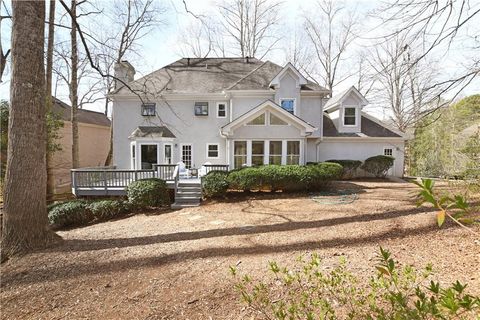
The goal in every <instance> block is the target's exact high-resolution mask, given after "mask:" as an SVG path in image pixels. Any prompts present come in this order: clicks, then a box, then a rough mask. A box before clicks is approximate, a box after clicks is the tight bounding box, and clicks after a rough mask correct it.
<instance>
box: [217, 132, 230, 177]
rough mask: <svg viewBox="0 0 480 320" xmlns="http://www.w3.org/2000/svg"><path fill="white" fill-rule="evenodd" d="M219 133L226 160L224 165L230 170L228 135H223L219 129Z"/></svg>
mask: <svg viewBox="0 0 480 320" xmlns="http://www.w3.org/2000/svg"><path fill="white" fill-rule="evenodd" d="M219 132H220V137H222V138H224V139H225V159H226V160H227V161H226V162H227V163H226V164H228V166H229V168H230V141H229V140H228V135H226V134H224V133H223V132H222V129H221V128H220V130H219Z"/></svg>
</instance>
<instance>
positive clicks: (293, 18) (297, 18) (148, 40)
mask: <svg viewBox="0 0 480 320" xmlns="http://www.w3.org/2000/svg"><path fill="white" fill-rule="evenodd" d="M101 1H106V0H101ZM476 1H477V0H476ZM312 2H313V1H309V0H302V1H297V0H284V1H283V5H282V9H281V16H282V19H281V23H280V25H279V26H278V27H279V30H281V32H283V36H284V37H288V36H289V34H291V33H293V30H295V28H301V27H302V25H301V17H302V15H303V14H304V13H305V12H308V11H309V10H310V11H311V7H312ZM186 3H187V5H188V9H189V10H190V11H192V12H194V13H195V14H202V15H205V16H206V17H208V16H209V15H213V14H215V12H216V11H217V6H216V3H218V2H217V1H216V0H186ZM159 4H162V5H164V6H165V8H166V10H167V11H166V13H165V14H164V17H163V19H164V22H165V23H164V24H162V25H161V26H159V27H157V28H156V29H154V30H153V31H152V32H150V33H149V34H148V35H147V36H146V37H145V38H143V39H142V41H141V43H140V44H141V57H139V58H137V59H135V61H131V63H132V64H133V65H134V67H135V68H136V70H137V75H136V78H137V77H140V76H142V75H145V74H147V73H150V72H152V71H154V70H156V69H159V68H161V67H162V66H165V65H167V64H169V63H171V62H173V61H175V60H177V59H179V58H181V53H180V52H181V50H180V48H179V45H178V34H179V31H180V30H182V28H184V26H186V25H188V24H189V23H190V22H191V21H193V20H195V18H193V17H192V15H190V14H188V13H186V12H185V9H184V7H183V3H182V1H181V0H167V1H162V2H159ZM379 4H380V2H379V1H370V0H369V1H348V2H346V6H347V7H349V8H351V9H352V10H355V11H356V12H357V14H358V15H359V16H360V17H361V21H362V22H363V24H364V26H363V29H364V32H363V33H362V38H361V39H359V40H357V42H356V44H355V45H354V46H352V48H350V50H349V52H350V54H351V53H355V52H356V51H357V50H358V49H360V48H361V47H362V46H368V45H369V44H370V43H371V42H372V38H374V37H375V36H377V35H378V34H379V33H381V32H383V31H384V30H378V29H377V28H376V26H377V25H376V22H374V21H372V20H371V19H366V18H363V17H366V16H367V14H368V13H369V12H370V11H371V10H373V9H375V8H376V7H377V6H378V5H379ZM7 5H8V6H10V4H9V3H8V1H7ZM57 10H58V12H57V17H58V16H59V15H61V14H63V12H61V10H62V8H61V6H60V5H57ZM47 15H48V12H47ZM82 19H83V20H82V21H80V23H81V24H82V23H89V22H88V21H86V19H89V18H88V17H87V18H82ZM95 19H98V18H95ZM67 23H68V22H65V24H67ZM1 31H2V33H1V37H2V44H3V46H4V47H7V48H8V47H9V43H8V42H9V41H10V25H9V24H8V23H6V24H3V25H2V30H1ZM279 32H280V31H279ZM58 38H59V39H61V38H62V36H61V35H60V36H59V37H58ZM58 38H57V39H58ZM67 39H68V37H67ZM286 45H287V44H286V41H283V42H281V43H280V44H279V47H278V48H277V49H276V50H272V51H271V52H270V53H269V54H268V55H267V56H266V57H265V59H268V60H271V61H272V62H275V63H278V64H281V65H283V64H285V62H286V58H285V52H286ZM467 47H468V43H465V44H463V45H460V46H459V45H457V46H455V47H452V48H450V50H449V51H448V53H447V54H444V55H442V56H439V57H438V62H439V66H441V68H442V72H444V73H453V72H455V69H456V68H457V67H458V65H459V64H461V63H462V51H463V50H467V49H466V48H467ZM350 59H353V58H352V55H350ZM347 64H348V62H347ZM9 79H10V68H9V67H7V71H6V74H5V75H4V79H3V80H4V81H3V83H2V84H0V98H1V99H7V100H8V99H9V86H10V81H9ZM353 84H355V79H354V78H352V79H349V80H347V81H345V82H344V83H342V84H341V85H339V86H338V88H336V89H337V90H342V89H344V88H346V87H348V86H351V85H353ZM479 92H480V81H479V79H477V80H476V81H474V82H473V83H472V84H471V85H470V86H468V87H467V88H466V89H465V90H464V92H463V95H470V94H474V93H479ZM57 96H58V97H59V98H60V99H62V100H64V101H65V102H67V103H68V102H69V99H68V91H67V90H66V88H65V87H63V88H59V91H58V92H57ZM84 107H85V108H87V109H91V110H95V111H103V108H104V106H103V102H97V103H95V104H90V105H86V106H84ZM367 111H369V112H371V113H373V114H374V115H376V116H377V117H380V118H382V117H383V114H382V112H381V110H378V109H375V108H367Z"/></svg>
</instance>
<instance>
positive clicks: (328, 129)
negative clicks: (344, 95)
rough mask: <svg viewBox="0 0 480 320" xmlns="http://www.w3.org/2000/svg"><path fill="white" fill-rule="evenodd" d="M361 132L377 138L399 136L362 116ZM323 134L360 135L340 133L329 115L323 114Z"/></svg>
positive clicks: (325, 135) (329, 135)
mask: <svg viewBox="0 0 480 320" xmlns="http://www.w3.org/2000/svg"><path fill="white" fill-rule="evenodd" d="M361 121H362V131H361V133H362V134H363V135H365V136H367V137H372V138H375V137H378V138H400V137H401V136H400V135H398V134H396V133H395V132H393V131H391V130H389V129H387V128H385V127H383V126H382V125H380V124H378V123H376V122H374V121H372V120H370V119H368V118H367V117H365V116H362V120H361ZM323 136H324V137H362V135H359V134H358V133H340V132H338V130H337V128H336V127H335V124H334V123H333V121H332V119H330V117H329V116H327V115H324V116H323Z"/></svg>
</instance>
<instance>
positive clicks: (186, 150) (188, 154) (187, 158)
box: [182, 144, 192, 169]
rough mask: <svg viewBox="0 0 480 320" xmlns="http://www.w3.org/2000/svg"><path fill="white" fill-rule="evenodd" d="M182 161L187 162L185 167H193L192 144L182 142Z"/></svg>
mask: <svg viewBox="0 0 480 320" xmlns="http://www.w3.org/2000/svg"><path fill="white" fill-rule="evenodd" d="M182 162H183V163H185V167H186V168H187V169H190V168H191V167H192V145H191V144H182Z"/></svg>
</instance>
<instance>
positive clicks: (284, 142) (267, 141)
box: [229, 139, 305, 167]
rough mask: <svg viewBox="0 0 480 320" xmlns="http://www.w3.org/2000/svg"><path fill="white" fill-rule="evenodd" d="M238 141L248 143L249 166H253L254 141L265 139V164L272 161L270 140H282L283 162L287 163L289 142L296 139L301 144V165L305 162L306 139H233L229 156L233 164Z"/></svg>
mask: <svg viewBox="0 0 480 320" xmlns="http://www.w3.org/2000/svg"><path fill="white" fill-rule="evenodd" d="M236 141H245V142H246V143H247V154H246V156H247V162H246V164H247V166H248V167H251V166H252V156H253V154H252V141H263V142H264V149H263V152H264V154H263V164H264V165H268V164H269V163H270V141H282V161H281V164H282V165H285V164H286V163H287V142H288V141H296V142H298V143H299V144H300V154H299V160H298V162H299V165H302V164H305V157H304V152H305V140H302V139H265V140H262V139H235V140H232V154H231V155H229V158H230V157H231V159H232V161H233V162H232V163H233V164H232V165H234V163H235V154H234V150H235V148H234V145H235V142H236Z"/></svg>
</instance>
